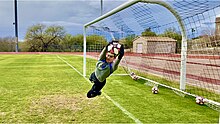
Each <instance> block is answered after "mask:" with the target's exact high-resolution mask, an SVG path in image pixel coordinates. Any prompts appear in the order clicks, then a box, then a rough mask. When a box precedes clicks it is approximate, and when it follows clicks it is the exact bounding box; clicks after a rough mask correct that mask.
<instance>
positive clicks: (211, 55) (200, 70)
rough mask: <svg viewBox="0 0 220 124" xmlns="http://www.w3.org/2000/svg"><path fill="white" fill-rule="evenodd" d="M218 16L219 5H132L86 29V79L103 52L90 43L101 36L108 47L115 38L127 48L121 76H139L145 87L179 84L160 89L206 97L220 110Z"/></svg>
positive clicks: (132, 1) (158, 0)
mask: <svg viewBox="0 0 220 124" xmlns="http://www.w3.org/2000/svg"><path fill="white" fill-rule="evenodd" d="M218 15H219V16H220V2H218V1H208V0H201V1H191V0H189V1H184V0H183V1H169V0H129V1H127V2H125V3H124V4H122V5H120V6H118V7H117V8H115V9H113V10H111V11H110V12H108V13H106V14H104V15H102V16H100V17H98V18H96V19H95V20H93V21H91V22H88V23H87V24H85V25H84V27H83V32H84V54H83V55H84V61H83V75H84V76H87V75H88V73H90V71H89V68H90V67H93V68H92V69H94V67H95V66H94V64H93V66H90V64H89V62H88V60H87V59H88V58H90V59H91V58H93V59H94V58H97V57H98V53H99V52H100V49H101V47H103V46H104V44H100V43H101V42H99V41H98V40H97V45H93V46H92V45H91V43H90V42H88V40H87V39H88V38H90V39H91V37H93V38H94V39H96V38H95V37H96V36H101V37H103V38H104V40H105V42H109V41H111V39H113V38H112V36H113V37H116V39H118V40H119V41H120V42H122V43H125V50H126V51H125V56H124V57H123V59H122V62H121V64H120V66H121V67H123V69H124V70H125V71H124V72H122V71H119V72H120V73H121V75H124V74H125V75H126V74H128V75H129V72H130V71H135V72H136V73H137V75H138V76H139V77H141V78H142V79H145V80H146V81H149V80H148V79H147V78H146V77H145V75H147V74H152V75H156V76H159V77H162V78H165V79H166V80H168V81H171V82H174V83H164V82H162V83H164V84H162V83H160V82H157V81H156V82H157V83H158V84H160V85H162V86H165V87H167V88H170V89H174V90H177V91H178V92H182V93H184V94H187V95H191V96H194V97H195V96H204V97H205V98H207V99H208V101H209V102H210V103H212V104H215V105H216V106H217V107H219V105H220V104H219V102H220V100H219V98H218V96H219V95H220V92H219V91H220V83H219V82H220V80H219V79H220V60H219V59H220V58H219V55H220V37H219V34H220V30H218V27H220V21H218ZM219 18H220V17H219ZM213 28H216V30H214V29H213ZM213 32H214V33H213ZM100 40H102V41H103V39H102V38H100ZM103 43H104V42H103ZM131 44H132V45H131ZM89 61H92V60H89ZM89 66H90V67H89ZM153 82H154V81H153ZM175 82H178V86H177V85H176V84H177V83H175ZM154 83H155V82H154ZM216 106H215V107H216Z"/></svg>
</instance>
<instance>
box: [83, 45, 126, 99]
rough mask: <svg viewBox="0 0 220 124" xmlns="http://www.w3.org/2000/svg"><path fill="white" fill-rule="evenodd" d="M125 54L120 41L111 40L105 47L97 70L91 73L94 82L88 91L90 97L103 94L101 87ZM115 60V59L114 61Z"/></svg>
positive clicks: (97, 64) (91, 79)
mask: <svg viewBox="0 0 220 124" xmlns="http://www.w3.org/2000/svg"><path fill="white" fill-rule="evenodd" d="M123 56H124V46H123V45H121V44H119V43H118V41H112V42H110V43H109V44H108V45H107V46H106V47H104V48H103V50H102V52H101V54H100V55H99V59H98V62H97V63H96V68H95V71H94V72H93V73H92V74H91V75H90V78H89V80H90V81H91V82H92V83H94V84H93V86H92V88H91V90H89V92H88V93H87V97H88V98H92V97H95V96H97V95H101V89H102V88H103V87H104V86H105V84H106V78H107V77H109V76H110V75H111V74H112V73H113V72H114V71H115V70H116V69H117V68H118V65H119V63H120V61H121V59H122V57H123ZM114 60H115V61H114Z"/></svg>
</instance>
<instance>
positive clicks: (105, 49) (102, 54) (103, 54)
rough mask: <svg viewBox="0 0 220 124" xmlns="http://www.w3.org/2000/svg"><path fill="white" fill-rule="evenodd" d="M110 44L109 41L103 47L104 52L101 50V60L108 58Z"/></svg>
mask: <svg viewBox="0 0 220 124" xmlns="http://www.w3.org/2000/svg"><path fill="white" fill-rule="evenodd" d="M109 44H110V43H108V44H107V45H106V46H105V47H104V48H103V49H102V52H101V53H100V55H99V60H105V59H106V53H107V50H108V46H109Z"/></svg>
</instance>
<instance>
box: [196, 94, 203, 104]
mask: <svg viewBox="0 0 220 124" xmlns="http://www.w3.org/2000/svg"><path fill="white" fill-rule="evenodd" d="M196 103H197V104H200V105H203V104H204V103H205V100H204V98H203V97H201V96H197V97H196Z"/></svg>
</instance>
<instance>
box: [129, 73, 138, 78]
mask: <svg viewBox="0 0 220 124" xmlns="http://www.w3.org/2000/svg"><path fill="white" fill-rule="evenodd" d="M130 76H131V78H132V79H133V80H137V79H138V77H137V75H136V74H135V73H134V72H131V74H130Z"/></svg>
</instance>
